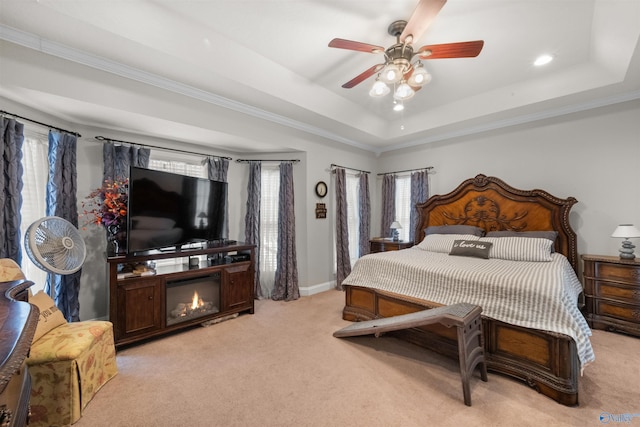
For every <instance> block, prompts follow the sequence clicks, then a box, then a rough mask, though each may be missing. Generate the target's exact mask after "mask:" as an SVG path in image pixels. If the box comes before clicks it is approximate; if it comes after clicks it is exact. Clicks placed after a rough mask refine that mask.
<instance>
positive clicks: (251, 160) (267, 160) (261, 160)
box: [236, 159, 300, 163]
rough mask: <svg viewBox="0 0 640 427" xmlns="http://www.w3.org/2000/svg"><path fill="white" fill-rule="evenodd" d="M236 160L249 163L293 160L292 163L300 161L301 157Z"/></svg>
mask: <svg viewBox="0 0 640 427" xmlns="http://www.w3.org/2000/svg"><path fill="white" fill-rule="evenodd" d="M236 162H238V163H249V162H292V163H298V162H300V159H279V160H276V159H255V160H254V159H237V160H236Z"/></svg>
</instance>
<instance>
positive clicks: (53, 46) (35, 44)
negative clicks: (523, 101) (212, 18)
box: [0, 24, 372, 151]
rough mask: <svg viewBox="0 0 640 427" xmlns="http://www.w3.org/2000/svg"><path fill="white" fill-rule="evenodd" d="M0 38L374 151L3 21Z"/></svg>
mask: <svg viewBox="0 0 640 427" xmlns="http://www.w3.org/2000/svg"><path fill="white" fill-rule="evenodd" d="M0 38H1V39H3V40H6V41H8V42H11V43H15V44H18V45H21V46H24V47H27V48H29V49H33V50H37V51H39V52H42V53H45V54H47V55H52V56H56V57H58V58H62V59H65V60H68V61H72V62H76V63H78V64H82V65H86V66H88V67H91V68H95V69H98V70H100V71H105V72H108V73H111V74H115V75H118V76H120V77H124V78H127V79H130V80H135V81H137V82H140V83H144V84H148V85H151V86H155V87H157V88H160V89H163V90H167V91H170V92H174V93H177V94H180V95H184V96H188V97H190V98H194V99H198V100H200V101H204V102H207V103H209V104H212V105H216V106H218V107H222V108H226V109H229V110H232V111H236V112H239V113H243V114H247V115H250V116H252V117H256V118H259V119H263V120H267V121H270V122H272V123H277V124H279V125H282V126H286V127H288V128H292V129H296V130H299V131H302V132H305V133H308V134H311V135H315V136H319V137H321V138H326V139H329V140H332V141H335V142H339V143H341V144H347V145H351V146H353V147H356V148H359V149H362V150H365V151H372V147H371V146H368V145H365V144H361V143H359V142H356V141H353V140H351V139H349V138H345V137H343V136H341V135H338V134H336V133H333V132H330V131H328V130H326V129H322V128H319V127H317V126H311V125H309V124H307V123H303V122H300V121H298V120H293V119H291V118H289V117H285V116H282V115H279V114H275V113H272V112H269V111H266V110H263V109H261V108H257V107H254V106H251V105H247V104H244V103H241V102H238V101H234V100H232V99H229V98H225V97H223V96H220V95H216V94H215V93H212V92H208V91H205V90H202V89H198V88H196V87H193V86H190V85H186V84H183V83H180V82H177V81H175V80H171V79H168V78H165V77H161V76H158V75H156V74H153V73H149V72H146V71H142V70H139V69H137V68H133V67H129V66H127V65H124V64H122V63H119V62H116V61H111V60H109V59H106V58H103V57H100V56H97V55H92V54H89V53H87V52H84V51H81V50H78V49H74V48H72V47H69V46H66V45H63V44H60V43H56V42H53V41H50V40H47V39H44V38H42V37H39V36H37V35H35V34H31V33H27V32H25V31H21V30H17V29H15V28H12V27H8V26H6V25H3V24H0Z"/></svg>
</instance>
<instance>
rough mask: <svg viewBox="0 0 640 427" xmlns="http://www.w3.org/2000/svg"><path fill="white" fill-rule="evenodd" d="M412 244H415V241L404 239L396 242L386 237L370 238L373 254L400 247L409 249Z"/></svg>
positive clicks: (397, 249) (396, 249)
mask: <svg viewBox="0 0 640 427" xmlns="http://www.w3.org/2000/svg"><path fill="white" fill-rule="evenodd" d="M411 246H413V242H404V241H402V240H399V241H397V242H394V241H393V240H391V239H389V238H384V237H375V238H373V239H371V240H369V252H371V253H372V254H374V253H376V252H387V251H399V250H400V249H407V248H410V247H411Z"/></svg>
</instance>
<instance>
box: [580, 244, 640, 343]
mask: <svg viewBox="0 0 640 427" xmlns="http://www.w3.org/2000/svg"><path fill="white" fill-rule="evenodd" d="M582 260H583V261H584V272H583V276H584V292H585V303H586V307H585V309H586V317H587V321H588V322H589V325H590V326H591V327H592V328H594V329H605V330H608V331H618V332H624V333H627V334H630V335H634V336H637V337H640V260H638V259H635V260H623V259H620V258H619V257H615V256H601V255H582Z"/></svg>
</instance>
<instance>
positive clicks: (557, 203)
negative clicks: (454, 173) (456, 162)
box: [342, 175, 594, 406]
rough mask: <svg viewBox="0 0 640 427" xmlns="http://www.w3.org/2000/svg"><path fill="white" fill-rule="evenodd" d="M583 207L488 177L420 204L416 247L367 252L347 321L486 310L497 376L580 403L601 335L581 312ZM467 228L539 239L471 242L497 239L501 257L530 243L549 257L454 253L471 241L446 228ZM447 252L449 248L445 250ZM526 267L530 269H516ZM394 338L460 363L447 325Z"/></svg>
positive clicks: (354, 276) (355, 274)
mask: <svg viewBox="0 0 640 427" xmlns="http://www.w3.org/2000/svg"><path fill="white" fill-rule="evenodd" d="M576 202H577V200H576V199H575V198H573V197H569V198H566V199H561V198H557V197H554V196H552V195H551V194H549V193H548V192H546V191H543V190H518V189H515V188H513V187H511V186H509V185H508V184H506V183H505V182H504V181H502V180H500V179H498V178H495V177H488V176H485V175H477V176H476V177H475V178H472V179H468V180H466V181H464V182H462V183H461V184H460V185H459V186H458V187H457V188H456V189H455V190H453V191H452V192H451V193H448V194H445V195H436V196H433V197H430V198H429V199H428V200H427V201H426V202H424V203H422V204H420V205H418V210H419V212H420V219H419V221H418V225H417V227H416V233H415V236H416V241H415V245H414V247H412V248H410V249H404V250H401V251H393V252H384V253H377V254H371V255H367V256H364V257H362V258H360V259H359V260H358V261H357V262H356V265H355V266H354V268H353V270H352V272H351V274H350V275H349V276H348V277H347V278H346V279H345V280H344V282H343V284H342V286H343V289H344V290H345V297H346V304H345V307H344V310H343V318H344V319H345V320H350V321H362V320H371V319H375V318H380V317H391V316H396V315H400V314H406V313H411V312H415V311H419V310H424V309H429V308H434V307H438V306H441V305H447V304H452V303H456V302H470V303H475V304H478V305H481V306H482V307H483V317H482V319H483V330H484V346H485V357H486V362H487V368H488V369H489V371H492V372H496V373H500V374H504V375H508V376H510V377H512V378H515V379H517V380H521V381H523V382H524V383H526V384H527V385H529V386H530V387H531V388H533V389H535V390H537V391H538V392H540V393H543V394H544V395H546V396H548V397H550V398H552V399H554V400H555V401H557V402H559V403H561V404H564V405H568V406H575V405H578V378H579V376H580V375H581V371H582V369H583V368H584V367H585V366H586V365H588V364H589V363H590V362H592V361H593V360H594V355H593V349H592V348H591V344H590V341H589V336H590V334H591V332H590V330H589V327H588V325H587V323H586V321H585V319H584V317H583V316H582V313H581V312H580V303H579V301H580V300H581V292H582V285H581V283H580V281H579V280H578V275H577V273H576V272H577V267H578V266H577V263H578V254H577V245H576V240H577V239H576V234H575V232H574V231H573V229H572V228H571V226H570V224H569V213H570V210H571V207H572V206H573V205H574V204H575V203H576ZM460 225H462V226H473V227H477V228H480V229H482V232H483V233H487V234H491V235H495V234H500V233H496V232H502V233H504V232H507V233H508V234H510V235H517V236H524V235H526V234H529V236H528V237H533V238H530V239H526V238H524V240H523V238H522V237H515V238H512V237H506V238H505V237H503V236H500V237H493V236H492V237H490V238H487V237H473V236H466V237H467V238H468V239H470V240H471V241H473V240H474V239H480V241H483V242H484V241H489V242H493V244H494V245H495V246H494V247H493V249H491V250H492V251H493V252H492V253H495V254H498V253H499V252H500V251H501V250H502V251H504V250H505V247H507V248H508V249H509V251H511V250H512V249H511V247H510V246H508V245H507V246H505V242H512V241H515V242H519V243H518V244H520V242H524V241H526V242H527V243H526V245H527V247H529V246H531V245H533V246H535V248H534V249H533V250H532V251H533V252H532V253H534V254H535V256H538V253H539V252H538V251H539V248H538V246H540V247H541V248H542V249H540V250H541V251H542V252H541V253H542V254H543V255H541V256H543V257H544V258H543V259H537V258H534V259H528V258H523V259H524V261H520V260H519V261H513V260H509V258H508V256H507V258H506V259H507V260H506V261H505V260H503V259H497V258H496V259H494V257H493V256H492V257H491V259H484V257H480V258H478V257H476V256H471V257H469V256H451V255H449V252H450V250H451V243H452V242H454V241H457V242H460V241H465V243H468V241H467V240H460V238H461V237H464V236H462V235H458V234H456V233H453V234H449V232H447V231H441V232H442V233H444V234H440V232H438V230H443V226H446V227H452V228H446V227H445V228H444V230H453V229H454V228H455V227H458V228H460V227H459V226H460ZM427 228H429V230H431V231H430V233H431V234H429V235H426V233H425V230H426V229H427ZM541 231H545V232H552V233H553V235H554V238H552V239H551V240H545V239H542V238H539V237H540V236H539V235H538V234H536V233H540V232H541ZM489 232H492V233H489ZM531 232H535V233H531ZM514 233H516V234H514ZM556 233H557V234H556ZM531 234H534V235H533V236H531ZM501 239H502V240H501ZM457 244H459V243H457ZM439 245H440V246H439ZM441 245H448V246H446V250H439V249H440V247H441ZM463 245H464V244H463ZM472 246H473V245H472ZM480 246H482V245H480ZM527 250H529V249H527ZM544 250H546V253H545V252H544ZM510 254H511V252H509V253H507V255H510ZM526 256H527V257H528V256H530V255H529V252H527V255H526ZM516 259H520V258H516ZM540 261H545V262H540ZM426 266H428V267H426ZM520 268H522V272H518V271H516V270H517V269H520ZM465 270H468V271H465ZM541 278H543V279H541ZM505 298H506V299H505ZM542 307H543V308H544V310H543V308H542ZM393 334H394V335H395V336H398V337H400V338H402V339H405V340H407V341H410V342H412V343H414V344H417V345H420V346H424V347H427V348H430V349H432V350H435V351H438V352H440V353H443V354H445V355H450V356H452V357H457V343H456V335H455V331H452V330H450V329H447V328H445V327H443V326H441V325H431V326H428V327H422V328H412V329H409V330H404V331H398V332H394V333H393Z"/></svg>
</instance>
